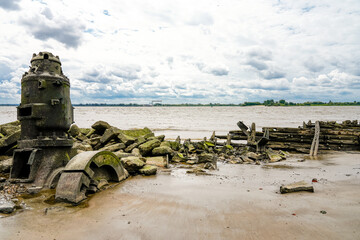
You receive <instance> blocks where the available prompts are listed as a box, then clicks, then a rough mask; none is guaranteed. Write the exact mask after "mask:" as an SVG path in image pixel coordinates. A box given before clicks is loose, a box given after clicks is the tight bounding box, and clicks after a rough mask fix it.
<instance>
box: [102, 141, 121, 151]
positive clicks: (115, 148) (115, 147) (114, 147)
mask: <svg viewBox="0 0 360 240" xmlns="http://www.w3.org/2000/svg"><path fill="white" fill-rule="evenodd" d="M125 147H126V146H125V144H123V143H115V144H113V145H110V146H107V147H103V148H100V149H99V150H100V151H110V152H116V151H119V150H120V149H125Z"/></svg>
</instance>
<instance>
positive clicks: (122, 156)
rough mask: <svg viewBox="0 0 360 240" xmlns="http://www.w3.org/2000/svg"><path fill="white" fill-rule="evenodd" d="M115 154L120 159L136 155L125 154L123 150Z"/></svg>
mask: <svg viewBox="0 0 360 240" xmlns="http://www.w3.org/2000/svg"><path fill="white" fill-rule="evenodd" d="M114 154H115V155H116V156H117V157H118V158H120V159H121V158H125V157H131V156H132V157H133V156H134V154H131V153H126V152H123V150H120V151H117V152H114ZM136 157H139V156H136Z"/></svg>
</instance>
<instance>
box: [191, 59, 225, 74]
mask: <svg viewBox="0 0 360 240" xmlns="http://www.w3.org/2000/svg"><path fill="white" fill-rule="evenodd" d="M194 65H195V66H196V67H197V68H198V69H199V70H200V71H202V72H203V73H209V74H212V75H214V76H224V75H228V74H229V70H228V68H227V67H223V66H207V65H206V64H204V63H201V62H197V63H194Z"/></svg>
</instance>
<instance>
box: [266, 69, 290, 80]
mask: <svg viewBox="0 0 360 240" xmlns="http://www.w3.org/2000/svg"><path fill="white" fill-rule="evenodd" d="M262 75H263V77H264V78H265V79H267V80H271V79H277V78H283V77H285V76H286V74H285V73H283V72H279V71H265V73H263V74H262Z"/></svg>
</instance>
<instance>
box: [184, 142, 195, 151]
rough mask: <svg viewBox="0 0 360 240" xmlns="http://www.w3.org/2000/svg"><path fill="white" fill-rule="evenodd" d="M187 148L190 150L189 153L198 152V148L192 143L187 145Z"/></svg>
mask: <svg viewBox="0 0 360 240" xmlns="http://www.w3.org/2000/svg"><path fill="white" fill-rule="evenodd" d="M185 146H186V147H187V149H188V150H189V152H194V151H195V150H196V148H195V147H194V145H193V144H191V143H187V144H186V145H185Z"/></svg>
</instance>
